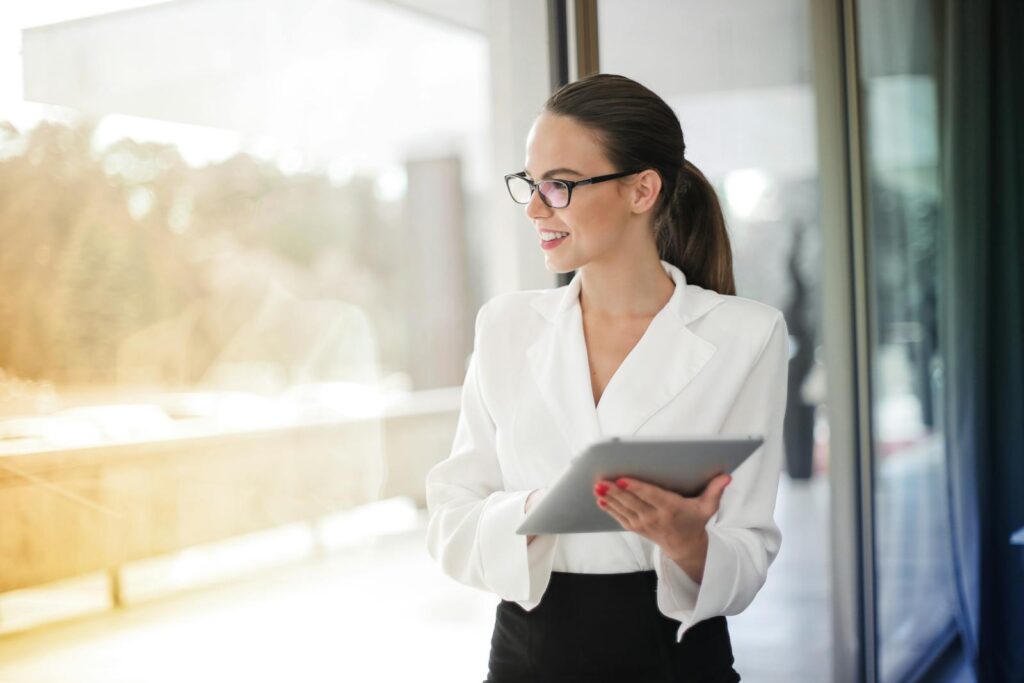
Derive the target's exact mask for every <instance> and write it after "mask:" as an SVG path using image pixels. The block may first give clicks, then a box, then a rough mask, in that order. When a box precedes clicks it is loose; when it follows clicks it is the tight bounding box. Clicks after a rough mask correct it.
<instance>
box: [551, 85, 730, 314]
mask: <svg viewBox="0 0 1024 683" xmlns="http://www.w3.org/2000/svg"><path fill="white" fill-rule="evenodd" d="M541 111H542V112H545V111H546V112H550V113H552V114H557V115H559V116H568V117H571V118H573V119H574V120H575V121H576V122H577V123H579V124H580V125H582V126H584V127H586V128H588V129H590V130H592V131H593V132H594V134H595V135H596V137H597V139H598V141H599V143H600V144H601V145H602V146H603V147H604V150H605V156H607V157H608V160H609V161H611V162H612V164H613V165H614V166H615V167H616V170H620V171H625V170H627V169H632V168H642V169H647V168H650V169H653V170H655V171H657V172H658V175H660V176H661V183H662V190H661V196H660V197H659V198H658V202H657V204H656V205H655V209H654V237H655V241H656V243H657V245H658V253H659V255H660V257H661V258H662V259H663V260H665V261H668V262H669V263H671V264H673V265H675V266H677V267H678V268H680V269H681V270H682V271H683V272H684V273H685V274H686V281H687V282H688V283H691V284H695V285H699V286H701V287H704V288H705V289H713V290H715V291H716V292H718V293H719V294H735V293H736V284H735V282H734V280H733V274H732V247H731V246H730V244H729V235H728V233H727V232H726V228H725V217H724V216H723V215H722V207H721V205H720V204H719V202H718V195H717V194H716V193H715V188H714V187H712V185H711V183H710V182H708V179H707V178H705V177H704V174H703V173H701V172H700V170H699V169H698V168H697V167H696V166H694V165H693V164H692V163H691V162H690V161H689V160H687V159H684V157H683V154H684V152H685V151H686V143H685V142H684V141H683V129H682V127H681V126H680V125H679V118H678V117H677V116H676V114H675V112H673V111H672V108H671V107H669V106H668V104H666V102H665V101H664V100H663V99H661V98H660V97H659V96H658V95H656V94H655V93H654V92H652V91H651V90H649V89H648V88H646V87H644V86H643V85H640V84H639V83H637V82H636V81H634V80H632V79H630V78H626V77H625V76H618V75H615V74H594V75H592V76H588V77H586V78H583V79H580V80H578V81H574V82H572V83H568V84H566V85H564V86H562V87H561V88H559V89H558V90H557V91H556V92H555V93H553V94H552V95H551V97H549V98H548V100H547V102H545V103H544V107H543V108H542V110H541Z"/></svg>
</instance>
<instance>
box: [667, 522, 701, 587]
mask: <svg viewBox="0 0 1024 683" xmlns="http://www.w3.org/2000/svg"><path fill="white" fill-rule="evenodd" d="M666 555H667V556H668V558H669V559H670V560H672V561H673V562H675V563H676V564H677V565H678V566H679V568H680V569H682V570H683V571H684V572H686V574H687V575H688V576H689V577H690V578H691V579H693V581H694V583H697V584H700V583H701V581H702V580H703V579H704V564H705V562H706V561H707V557H708V532H707V529H701V532H700V534H699V535H698V536H697V537H696V538H693V539H690V540H688V541H685V542H683V543H681V544H680V545H679V546H678V547H676V548H673V549H672V550H671V551H669V552H668V553H666Z"/></svg>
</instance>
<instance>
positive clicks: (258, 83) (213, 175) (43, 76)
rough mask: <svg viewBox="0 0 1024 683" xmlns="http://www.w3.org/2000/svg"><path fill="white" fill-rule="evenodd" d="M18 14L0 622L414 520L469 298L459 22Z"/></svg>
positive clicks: (124, 4)
mask: <svg viewBox="0 0 1024 683" xmlns="http://www.w3.org/2000/svg"><path fill="white" fill-rule="evenodd" d="M41 4H42V5H45V7H42V8H35V9H34V8H32V7H28V6H27V5H26V6H22V5H23V4H22V5H19V4H18V3H13V4H12V3H7V4H5V5H4V6H3V7H2V8H0V76H3V77H0V291H2V295H0V488H2V490H4V491H5V492H8V494H9V495H4V496H0V520H2V530H0V556H2V557H5V558H13V562H8V563H0V565H2V567H0V602H2V599H3V598H4V596H6V595H7V594H8V593H11V592H13V591H17V590H21V589H26V588H33V587H35V586H38V585H41V584H47V583H49V582H53V581H58V580H63V579H68V578H74V577H81V576H85V575H87V574H88V573H89V572H95V571H103V570H106V569H107V568H110V567H122V565H125V564H126V563H128V562H131V561H137V560H140V559H143V558H153V557H161V556H164V555H166V554H167V553H175V552H179V551H182V549H185V548H195V547H198V546H201V545H204V544H209V543H226V542H228V541H230V540H231V539H235V538H237V537H240V536H243V535H245V534H249V533H251V532H265V531H266V530H269V529H272V528H277V527H281V526H283V525H288V524H293V523H299V524H302V523H309V524H310V525H312V526H315V524H317V523H319V522H322V521H323V520H327V519H329V518H330V516H331V515H333V514H337V513H338V512H339V511H345V510H349V509H352V508H355V507H356V506H361V505H365V504H368V503H371V502H375V501H378V500H379V499H380V498H382V497H385V495H386V494H390V495H391V496H407V497H408V498H409V499H410V500H414V501H416V502H421V501H420V500H419V499H420V498H421V497H422V475H421V472H420V470H422V469H423V468H424V467H425V465H426V464H429V463H427V461H428V460H429V459H430V458H431V457H436V458H437V459H440V458H441V457H443V456H444V455H445V454H446V453H445V449H446V448H447V447H448V445H450V430H451V425H450V424H449V415H448V413H447V412H445V411H450V410H451V409H452V407H453V406H450V405H448V403H447V398H448V396H449V395H448V393H446V388H450V387H456V386H457V385H459V384H460V383H461V381H462V379H463V376H464V362H465V358H466V356H467V354H468V352H469V350H470V349H469V345H470V343H471V341H472V312H473V311H474V310H475V309H476V305H477V304H478V303H479V302H478V301H476V300H475V299H476V298H477V297H478V296H479V295H480V293H482V288H479V287H476V286H474V284H473V283H472V282H471V281H470V279H471V278H470V272H469V271H470V270H471V263H472V262H474V261H478V260H480V259H479V258H478V256H479V255H478V254H475V253H472V250H471V249H470V248H469V247H468V245H466V244H465V243H466V241H467V239H466V237H467V234H468V233H469V230H468V224H469V223H471V222H475V223H477V224H479V223H480V221H479V220H478V219H477V214H478V213H479V212H480V209H479V205H480V204H481V202H480V201H479V200H478V197H480V196H482V195H483V194H484V193H485V192H486V191H487V189H488V188H487V187H486V186H485V185H483V183H484V182H485V181H484V180H482V179H484V178H486V177H487V174H486V173H484V172H483V169H484V168H487V167H489V156H488V155H489V147H490V145H489V140H488V137H487V135H488V129H489V127H490V121H489V120H488V117H489V116H490V112H489V110H488V88H487V86H488V82H487V79H488V66H489V64H488V44H487V39H486V37H485V35H484V33H483V26H482V20H481V18H480V17H482V16H483V12H482V10H479V8H477V10H478V11H475V12H472V13H469V16H465V17H457V16H455V12H454V10H452V9H451V8H449V7H447V6H446V3H434V4H436V6H433V5H432V3H430V2H427V3H420V4H419V6H418V7H417V9H416V10H415V11H410V10H408V9H403V8H401V7H400V6H398V5H395V4H393V3H372V2H364V1H362V0H339V1H338V2H330V3H323V2H313V1H309V0H306V1H301V2H297V3H296V2H291V1H290V0H289V1H287V2H286V1H285V0H266V1H265V2H259V3H250V2H248V0H197V1H196V2H187V3H160V4H153V3H152V2H151V0H139V1H133V0H115V2H113V3H112V2H108V1H104V0H97V1H95V2H94V1H92V0H90V1H88V2H79V3H74V2H65V3H60V2H56V3H41ZM112 8H117V9H119V10H122V11H116V12H112V13H107V14H103V13H102V12H104V11H108V10H110V9H112ZM463 9H465V8H463ZM93 15H94V16H93ZM183 36H185V37H187V39H183ZM421 389H440V390H441V391H440V392H435V393H434V394H431V393H430V392H423V394H426V397H425V398H422V397H423V394H418V395H417V400H415V401H414V400H412V397H410V396H409V394H410V392H411V391H412V390H421ZM442 393H443V394H444V396H441V394H442ZM421 398H422V400H420V399H421ZM410 406H411V407H410ZM417 412H418V413H420V414H419V415H414V414H415V413H417ZM396 414H397V415H398V417H395V415H396ZM386 420H390V423H389V429H390V430H391V431H390V432H389V436H390V437H391V439H390V442H389V443H390V444H392V445H391V446H390V447H391V448H392V449H393V450H392V451H390V452H387V453H386V452H385V439H384V428H385V422H386ZM403 420H405V421H404V422H403ZM417 420H418V421H417ZM414 423H415V424H414ZM408 425H411V426H408ZM413 428H415V429H416V430H417V431H416V434H415V436H413V435H410V434H407V433H406V432H405V431H403V430H409V429H413ZM446 440H447V441H448V443H445V441H446ZM414 442H416V444H417V445H418V447H419V450H418V451H417V452H416V453H415V454H413V455H412V456H410V454H409V453H406V452H405V451H406V450H408V451H411V450H412V446H411V444H413V443H414ZM394 444H397V446H396V445H394ZM404 444H410V445H409V446H405V445H404ZM403 449H404V450H403ZM396 458H397V459H399V460H398V463H397V465H396V466H395V467H394V471H393V472H391V473H389V472H388V471H387V469H388V468H387V467H386V464H385V463H386V461H391V462H393V461H394V460H395V459H396ZM401 458H406V459H407V460H402V459H401ZM411 458H418V459H419V460H415V461H411V460H409V459H411ZM421 460H422V461H423V462H420V461H421ZM67 472H72V474H67ZM389 475H390V476H389ZM12 520H13V521H12ZM321 526H322V525H321ZM366 528H373V527H371V526H367V527H366ZM300 531H301V532H304V533H306V534H307V535H308V534H309V532H310V529H309V528H306V527H300ZM320 532H323V529H320ZM320 537H321V538H320V544H321V545H323V543H322V542H323V540H324V538H326V536H325V535H324V534H323V533H320ZM300 545H301V544H300ZM229 554H230V553H229ZM235 556H236V557H242V556H241V555H239V554H238V553H235ZM244 562H245V561H244V560H243V563H244ZM160 566H163V565H160ZM171 583H173V581H172V582H171ZM120 585H121V584H120V583H116V582H115V588H114V589H112V593H113V594H114V598H113V599H115V600H116V599H118V597H117V596H118V595H120V594H121V592H122V588H121V587H118V586H120ZM90 590H91V589H90ZM102 597H103V598H104V600H105V599H106V597H107V596H102ZM2 607H3V605H0V608H2ZM3 612H4V610H3V609H0V613H3ZM8 614H9V611H8ZM26 620H28V618H27V617H26ZM10 624H11V621H10V620H7V621H4V620H3V619H0V629H3V628H6V627H9V626H10Z"/></svg>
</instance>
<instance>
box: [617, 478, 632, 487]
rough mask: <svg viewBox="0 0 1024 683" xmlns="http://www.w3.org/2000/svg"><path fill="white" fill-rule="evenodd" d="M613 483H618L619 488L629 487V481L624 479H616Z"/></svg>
mask: <svg viewBox="0 0 1024 683" xmlns="http://www.w3.org/2000/svg"><path fill="white" fill-rule="evenodd" d="M615 483H616V484H618V486H619V488H620V489H625V488H629V482H628V481H626V480H625V479H616V480H615Z"/></svg>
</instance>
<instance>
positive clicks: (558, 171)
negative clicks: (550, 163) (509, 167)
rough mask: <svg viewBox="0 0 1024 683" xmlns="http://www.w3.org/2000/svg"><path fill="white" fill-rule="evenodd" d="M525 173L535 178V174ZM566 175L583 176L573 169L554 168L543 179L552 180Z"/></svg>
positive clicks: (525, 171)
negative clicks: (557, 176)
mask: <svg viewBox="0 0 1024 683" xmlns="http://www.w3.org/2000/svg"><path fill="white" fill-rule="evenodd" d="M523 173H525V174H526V175H528V176H530V177H531V178H533V177H534V176H533V174H531V173H530V172H529V171H527V170H526V169H523ZM565 173H569V174H572V175H578V176H581V175H583V174H582V173H580V172H579V171H574V170H572V169H571V168H553V169H551V170H550V171H548V172H547V173H545V174H544V175H542V176H541V178H551V177H552V176H556V175H563V174H565Z"/></svg>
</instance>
